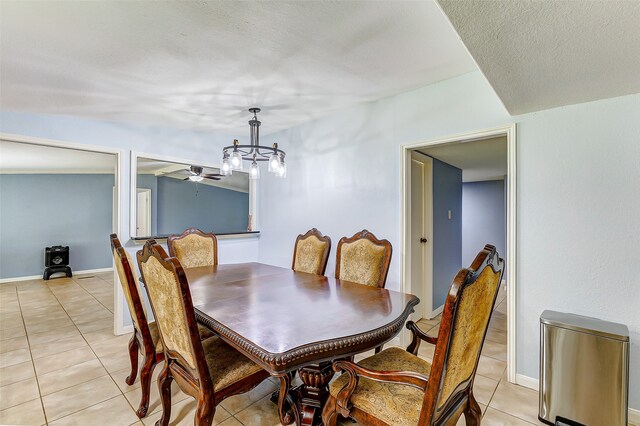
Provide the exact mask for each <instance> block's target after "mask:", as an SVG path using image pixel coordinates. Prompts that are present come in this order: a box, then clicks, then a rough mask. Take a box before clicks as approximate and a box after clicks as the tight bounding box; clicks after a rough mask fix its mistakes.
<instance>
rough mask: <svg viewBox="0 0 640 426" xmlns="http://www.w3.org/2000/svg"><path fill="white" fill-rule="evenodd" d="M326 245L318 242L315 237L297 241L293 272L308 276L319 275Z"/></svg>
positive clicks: (324, 242) (323, 242)
mask: <svg viewBox="0 0 640 426" xmlns="http://www.w3.org/2000/svg"><path fill="white" fill-rule="evenodd" d="M327 244H328V243H327V242H326V241H320V239H319V238H318V237H316V236H315V235H311V236H309V237H307V238H305V239H303V240H298V242H297V246H296V257H295V261H294V266H293V270H294V271H297V272H306V273H308V274H320V273H321V269H322V268H321V265H322V259H323V257H324V252H325V250H326V248H327Z"/></svg>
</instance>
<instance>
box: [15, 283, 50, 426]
mask: <svg viewBox="0 0 640 426" xmlns="http://www.w3.org/2000/svg"><path fill="white" fill-rule="evenodd" d="M47 290H49V291H51V290H50V289H48V288H47ZM16 299H17V300H18V307H19V308H20V318H22V326H23V327H24V334H25V337H26V338H27V346H28V347H29V358H30V359H31V367H32V368H33V377H34V378H35V379H36V386H37V387H38V396H39V398H40V406H41V407H42V415H43V416H44V424H45V425H48V424H49V421H48V419H47V412H46V410H45V409H44V401H43V399H42V391H41V390H40V381H39V380H38V372H37V371H36V364H35V361H34V360H33V353H32V352H31V340H30V339H29V332H28V330H27V324H26V323H25V322H24V314H23V313H22V303H20V293H19V292H18V287H17V286H16ZM56 300H57V298H56Z"/></svg>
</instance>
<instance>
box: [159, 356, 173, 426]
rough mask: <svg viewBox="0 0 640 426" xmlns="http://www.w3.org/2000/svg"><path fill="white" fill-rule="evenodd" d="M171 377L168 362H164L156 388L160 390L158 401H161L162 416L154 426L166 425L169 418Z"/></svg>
mask: <svg viewBox="0 0 640 426" xmlns="http://www.w3.org/2000/svg"><path fill="white" fill-rule="evenodd" d="M172 381H173V377H172V376H171V371H170V370H169V363H168V362H165V363H164V368H163V369H162V372H161V373H160V376H159V377H158V389H159V390H160V401H161V402H162V417H160V420H158V421H157V422H156V426H167V425H168V424H169V419H170V418H171V382H172Z"/></svg>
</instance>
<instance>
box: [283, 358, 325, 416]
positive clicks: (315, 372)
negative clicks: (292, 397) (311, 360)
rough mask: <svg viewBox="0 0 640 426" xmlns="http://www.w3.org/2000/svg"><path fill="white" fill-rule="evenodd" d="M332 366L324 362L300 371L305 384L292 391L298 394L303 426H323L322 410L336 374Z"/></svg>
mask: <svg viewBox="0 0 640 426" xmlns="http://www.w3.org/2000/svg"><path fill="white" fill-rule="evenodd" d="M331 365H332V364H331V362H323V363H321V364H318V365H309V366H306V367H304V368H301V369H300V370H299V374H300V379H301V380H302V383H303V384H302V385H300V386H298V387H297V388H294V389H293V390H292V391H293V392H295V393H296V394H297V395H296V396H297V398H296V400H297V401H298V405H299V407H298V408H299V410H300V424H301V425H303V426H316V425H321V424H322V408H323V407H324V403H325V402H326V400H327V397H328V396H329V382H330V381H331V378H332V377H333V374H334V371H333V368H331Z"/></svg>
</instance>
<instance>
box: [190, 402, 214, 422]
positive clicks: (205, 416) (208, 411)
mask: <svg viewBox="0 0 640 426" xmlns="http://www.w3.org/2000/svg"><path fill="white" fill-rule="evenodd" d="M215 414H216V407H215V405H213V404H212V403H211V401H209V398H204V399H201V400H199V401H198V408H196V415H195V418H194V419H193V424H194V425H195V426H211V424H212V423H213V416H214V415H215Z"/></svg>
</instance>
